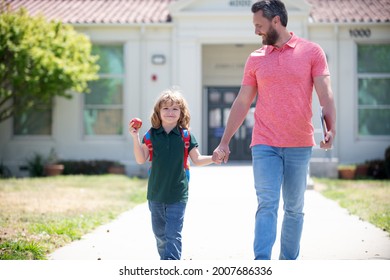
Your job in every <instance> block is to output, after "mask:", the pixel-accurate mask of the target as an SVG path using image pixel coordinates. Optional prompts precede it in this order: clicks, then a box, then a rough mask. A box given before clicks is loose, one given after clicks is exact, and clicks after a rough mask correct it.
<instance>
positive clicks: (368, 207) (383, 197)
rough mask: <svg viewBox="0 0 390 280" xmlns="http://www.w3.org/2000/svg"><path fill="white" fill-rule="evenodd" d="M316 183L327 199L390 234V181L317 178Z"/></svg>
mask: <svg viewBox="0 0 390 280" xmlns="http://www.w3.org/2000/svg"><path fill="white" fill-rule="evenodd" d="M314 181H315V185H316V189H317V190H319V191H320V192H321V193H322V194H323V195H324V196H325V197H327V198H330V199H332V200H335V201H337V202H338V203H339V205H340V206H341V207H343V208H346V209H347V210H348V211H349V213H351V214H353V215H356V216H358V217H359V218H361V219H362V220H365V221H367V222H369V223H371V224H373V225H375V226H376V227H378V228H381V229H383V230H384V231H386V232H387V233H389V234H390V180H332V179H322V178H321V179H320V178H315V179H314Z"/></svg>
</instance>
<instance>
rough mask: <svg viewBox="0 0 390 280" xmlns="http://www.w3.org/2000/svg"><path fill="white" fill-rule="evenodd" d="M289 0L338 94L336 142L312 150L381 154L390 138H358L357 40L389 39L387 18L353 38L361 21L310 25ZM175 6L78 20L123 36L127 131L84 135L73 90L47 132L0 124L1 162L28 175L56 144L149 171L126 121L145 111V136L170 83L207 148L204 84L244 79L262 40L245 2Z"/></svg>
mask: <svg viewBox="0 0 390 280" xmlns="http://www.w3.org/2000/svg"><path fill="white" fill-rule="evenodd" d="M287 2H288V3H287V4H288V5H287V7H288V8H289V30H291V31H293V32H294V33H295V34H297V35H298V36H301V37H304V38H308V39H310V40H313V41H315V42H317V43H319V44H320V45H321V47H322V48H323V49H324V51H325V53H326V54H327V57H328V62H329V67H330V71H331V78H332V88H333V90H334V93H335V99H336V106H337V114H338V122H337V131H338V133H337V137H336V142H335V147H334V149H333V150H332V151H329V152H324V151H322V150H319V149H316V150H315V151H314V156H315V157H318V158H328V159H336V160H338V161H339V162H341V163H356V162H363V161H365V160H369V159H373V158H382V157H383V153H384V150H385V148H386V147H387V146H389V143H390V139H389V137H385V138H381V139H379V138H372V137H371V138H367V137H366V138H361V137H358V135H357V113H356V112H357V108H356V107H357V101H356V100H357V97H356V94H357V73H356V44H357V43H359V42H369V43H370V42H386V43H390V38H389V34H390V25H389V24H370V25H367V26H364V25H362V26H360V25H359V26H358V27H359V28H370V30H371V36H370V37H369V38H352V37H351V34H350V29H351V28H356V25H352V27H351V26H349V25H343V24H310V23H308V9H307V7H306V6H300V4H299V3H300V2H301V1H298V2H299V3H298V2H296V1H287ZM181 3H190V4H191V3H192V4H191V5H192V6H191V5H189V6H180V5H181ZM297 3H298V4H297ZM222 4H223V5H225V6H223V5H222ZM300 7H302V8H300ZM171 12H172V15H173V21H172V23H167V24H156V25H142V24H141V25H109V26H105V25H77V26H75V27H76V29H77V30H78V31H80V32H82V33H85V34H87V35H88V36H89V37H90V38H91V40H92V42H93V43H121V44H123V46H124V52H125V56H124V57H125V69H126V70H125V85H124V113H123V114H124V115H123V127H124V132H123V135H121V136H116V137H85V136H84V135H83V127H82V109H83V96H82V95H80V94H77V93H74V94H73V98H72V99H71V100H68V99H62V98H57V99H56V101H55V107H54V123H53V135H52V136H50V137H14V136H13V135H12V120H8V121H6V122H2V123H0V159H1V160H2V161H3V163H5V164H6V165H7V166H9V167H11V169H12V171H13V173H14V174H17V175H20V176H24V175H26V172H23V171H22V172H21V171H20V170H19V167H20V166H22V165H25V163H26V159H27V158H28V157H30V156H32V155H33V154H34V153H35V152H37V153H41V154H44V155H45V154H46V155H47V154H48V153H49V151H50V149H51V148H52V147H54V148H55V149H56V151H57V153H58V155H59V157H60V158H61V159H84V160H85V159H110V160H117V161H120V162H122V163H124V164H126V168H127V173H128V174H129V175H139V174H145V170H146V169H147V165H143V166H139V165H137V164H136V163H135V160H134V156H133V153H132V139H131V137H130V136H129V134H128V133H127V125H128V122H129V120H130V119H131V118H133V117H140V118H141V119H143V120H144V126H143V128H142V129H141V133H140V134H141V135H143V133H144V132H146V130H147V129H148V128H149V126H150V122H149V117H150V114H151V111H152V108H153V105H154V102H155V99H156V98H157V96H158V95H159V93H160V92H161V91H162V90H163V89H165V88H168V87H170V86H172V85H178V86H180V87H181V88H182V90H183V93H184V96H185V98H186V99H187V101H188V103H189V107H190V111H191V115H192V123H191V128H192V132H193V134H194V135H196V138H197V139H198V141H199V142H200V149H201V151H202V152H205V151H206V147H207V143H206V141H207V140H206V139H207V137H206V135H205V134H206V130H205V123H204V122H205V116H204V114H205V111H204V106H205V103H204V102H205V101H204V88H205V87H206V86H208V85H212V84H214V85H219V86H223V85H226V86H234V85H239V83H240V81H241V74H242V73H241V72H242V70H243V65H244V63H245V59H246V57H247V55H249V52H250V51H251V50H252V49H254V48H256V46H260V43H261V39H260V38H259V37H258V36H256V35H254V28H253V24H252V16H251V14H250V13H248V11H247V7H238V8H237V10H236V8H235V7H232V6H227V1H215V2H212V3H210V1H184V2H182V1H180V4H178V6H175V7H173V8H172V11H171ZM154 55H162V56H163V57H165V63H163V64H161V65H155V64H153V63H152V57H153V56H154ZM244 57H245V59H244ZM223 62H224V63H225V64H224V63H223ZM224 67H226V68H225V69H223V68H224ZM313 108H314V115H313V122H314V125H315V127H316V132H317V134H318V135H319V133H320V131H319V121H318V117H317V113H316V112H317V111H318V110H319V105H318V101H317V98H313ZM318 135H317V136H318Z"/></svg>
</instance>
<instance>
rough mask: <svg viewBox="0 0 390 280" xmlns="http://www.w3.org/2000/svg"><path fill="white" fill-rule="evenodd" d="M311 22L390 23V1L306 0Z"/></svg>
mask: <svg viewBox="0 0 390 280" xmlns="http://www.w3.org/2000/svg"><path fill="white" fill-rule="evenodd" d="M306 1H307V2H308V3H309V4H310V5H311V10H310V17H311V19H312V21H313V22H330V23H358V22H360V23H371V22H389V21H390V0H306Z"/></svg>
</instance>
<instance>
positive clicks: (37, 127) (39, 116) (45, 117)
mask: <svg viewBox="0 0 390 280" xmlns="http://www.w3.org/2000/svg"><path fill="white" fill-rule="evenodd" d="M51 124H52V108H51V106H49V107H48V105H42V106H41V107H40V108H38V109H37V108H34V109H33V110H32V109H31V110H26V111H24V112H23V113H21V114H17V113H16V114H15V116H14V118H13V126H14V135H16V136H26V135H29V136H50V135H51V133H52V128H51V127H52V125H51Z"/></svg>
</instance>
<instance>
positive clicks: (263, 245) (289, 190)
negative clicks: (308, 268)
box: [252, 145, 312, 260]
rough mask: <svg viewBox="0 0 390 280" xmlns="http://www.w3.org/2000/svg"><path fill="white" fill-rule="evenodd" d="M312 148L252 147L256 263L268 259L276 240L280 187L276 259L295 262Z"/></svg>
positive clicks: (298, 247)
mask: <svg viewBox="0 0 390 280" xmlns="http://www.w3.org/2000/svg"><path fill="white" fill-rule="evenodd" d="M311 153H312V147H302V148H301V147H299V148H277V147H271V146H266V145H256V146H253V147H252V159H253V174H254V181H255V188H256V195H257V201H258V208H257V212H256V222H255V240H254V253H255V259H256V260H261V259H265V260H269V259H271V253H272V247H273V245H274V243H275V239H276V230H277V215H278V208H279V199H280V189H281V186H282V195H283V202H284V205H283V210H284V218H283V224H282V232H281V240H280V244H281V247H280V255H279V259H288V260H295V259H297V258H298V255H299V249H300V240H301V234H302V228H303V215H304V214H303V204H304V194H305V190H306V184H307V172H308V165H309V161H310V157H311Z"/></svg>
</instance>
